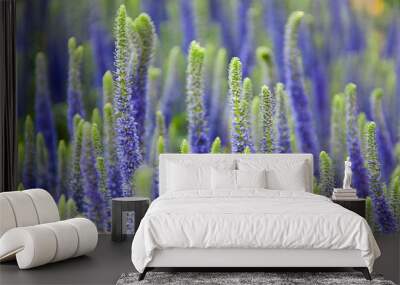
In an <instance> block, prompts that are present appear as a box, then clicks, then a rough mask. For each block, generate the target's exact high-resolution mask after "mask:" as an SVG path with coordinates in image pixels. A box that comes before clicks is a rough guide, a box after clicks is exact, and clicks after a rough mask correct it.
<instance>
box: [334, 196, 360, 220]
mask: <svg viewBox="0 0 400 285" xmlns="http://www.w3.org/2000/svg"><path fill="white" fill-rule="evenodd" d="M332 202H333V203H336V204H339V205H340V206H342V207H344V208H346V209H348V210H350V211H353V212H354V213H356V214H359V215H360V216H361V217H363V218H365V199H354V200H344V199H343V200H340V199H338V200H337V199H332Z"/></svg>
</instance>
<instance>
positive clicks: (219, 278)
mask: <svg viewBox="0 0 400 285" xmlns="http://www.w3.org/2000/svg"><path fill="white" fill-rule="evenodd" d="M138 276H139V274H138V273H127V274H122V275H121V277H120V278H119V279H118V281H117V285H134V284H135V285H136V284H140V285H145V284H157V285H163V284H170V285H177V284H179V285H184V284H213V285H220V284H221V285H234V284H235V285H236V284H237V285H239V284H240V285H245V284H252V285H253V284H267V285H270V284H271V285H298V284H308V285H311V284H318V285H319V284H321V285H322V284H324V285H336V284H337V285H358V284H368V285H370V284H373V285H375V284H376V285H395V283H393V282H392V281H388V280H384V279H383V278H382V277H381V276H372V277H373V280H372V281H368V280H366V279H365V278H364V276H363V275H362V274H361V273H359V272H318V273H317V272H315V273H313V272H276V273H275V272H148V273H147V274H146V278H145V279H144V280H142V281H138V280H137V279H138Z"/></svg>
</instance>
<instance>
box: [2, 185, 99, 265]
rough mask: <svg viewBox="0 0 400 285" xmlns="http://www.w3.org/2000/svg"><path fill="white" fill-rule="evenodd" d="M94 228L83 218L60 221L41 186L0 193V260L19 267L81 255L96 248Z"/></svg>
mask: <svg viewBox="0 0 400 285" xmlns="http://www.w3.org/2000/svg"><path fill="white" fill-rule="evenodd" d="M97 238H98V237H97V228H96V226H95V224H94V223H93V222H91V221H90V220H88V219H85V218H74V219H70V220H65V221H60V216H59V213H58V209H57V205H56V203H55V202H54V200H53V198H52V197H51V196H50V194H49V193H48V192H47V191H45V190H43V189H30V190H25V191H15V192H3V193H0V261H6V260H10V259H14V258H16V259H17V263H18V266H19V268H20V269H28V268H32V267H36V266H40V265H43V264H46V263H50V262H57V261H60V260H64V259H67V258H71V257H76V256H80V255H84V254H86V253H88V252H90V251H92V250H94V249H95V248H96V245H97Z"/></svg>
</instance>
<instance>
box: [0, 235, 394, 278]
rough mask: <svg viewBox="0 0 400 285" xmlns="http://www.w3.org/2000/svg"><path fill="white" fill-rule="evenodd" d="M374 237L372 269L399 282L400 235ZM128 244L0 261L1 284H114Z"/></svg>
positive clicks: (128, 266) (107, 241) (103, 242)
mask: <svg viewBox="0 0 400 285" xmlns="http://www.w3.org/2000/svg"><path fill="white" fill-rule="evenodd" d="M376 239H377V241H378V244H379V247H380V248H381V251H382V257H381V258H379V259H378V260H377V261H376V263H375V268H374V269H375V270H374V272H375V273H380V274H383V275H384V277H385V278H386V279H390V280H393V281H394V282H395V283H397V284H400V235H399V234H398V235H393V236H379V235H377V236H376ZM130 247H131V241H125V242H121V243H114V242H112V241H111V238H110V236H109V235H100V236H99V243H98V246H97V248H96V250H95V251H94V252H92V253H91V254H89V255H88V256H82V257H77V258H75V259H70V260H66V261H62V262H58V263H53V264H48V265H45V266H42V267H38V268H34V269H29V270H19V269H18V267H17V265H16V263H15V262H8V263H3V264H0V284H1V285H14V284H33V285H36V284H37V285H39V284H41V285H42V284H80V285H83V284H99V285H101V284H115V283H116V281H117V280H118V278H119V276H120V275H121V274H122V273H124V272H132V271H134V267H133V265H132V262H131V258H130V252H131V249H130ZM331 270H334V269H331ZM310 271H312V270H310Z"/></svg>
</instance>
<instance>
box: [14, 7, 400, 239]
mask: <svg viewBox="0 0 400 285" xmlns="http://www.w3.org/2000/svg"><path fill="white" fill-rule="evenodd" d="M17 73H18V74H17V75H18V83H17V87H18V88H17V89H18V117H19V146H18V151H19V178H20V185H19V188H20V189H25V188H32V187H42V188H44V189H47V190H48V191H49V192H50V193H51V194H52V195H53V196H54V197H55V199H56V200H57V201H58V204H59V208H60V213H61V216H62V217H63V218H66V217H71V216H76V215H84V216H87V217H89V218H90V219H92V220H93V221H94V222H96V224H97V226H98V227H99V229H100V230H102V231H109V230H110V199H111V198H112V197H118V196H131V195H140V196H147V197H150V198H151V199H155V198H156V197H157V196H158V154H160V153H163V152H182V153H188V152H193V153H208V152H211V153H220V152H235V153H245V154H246V153H254V152H262V153H271V152H275V153H289V152H307V153H312V154H313V155H314V159H315V166H316V167H315V181H314V192H315V193H317V194H321V195H326V196H330V195H331V193H332V191H333V187H340V186H341V183H342V182H341V181H342V179H343V163H344V160H345V159H346V157H347V156H349V157H350V159H351V161H352V168H353V173H354V179H353V186H354V187H355V188H356V189H357V194H358V196H359V197H364V198H367V219H368V222H369V223H370V225H371V227H372V228H373V230H375V231H380V232H383V233H392V232H395V231H396V230H398V229H399V228H400V143H399V142H400V140H399V138H400V3H399V2H398V1H394V0H393V1H383V0H330V1H323V0H302V1H298V0H252V1H251V0H142V1H139V0H125V1H122V0H118V1H114V0H81V1H61V0H35V1H23V0H19V1H17ZM245 154H244V155H245Z"/></svg>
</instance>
